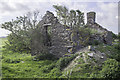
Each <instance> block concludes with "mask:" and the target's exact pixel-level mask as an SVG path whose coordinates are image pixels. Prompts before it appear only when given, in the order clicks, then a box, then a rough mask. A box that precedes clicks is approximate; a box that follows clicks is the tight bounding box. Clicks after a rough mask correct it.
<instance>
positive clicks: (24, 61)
mask: <svg viewBox="0 0 120 80" xmlns="http://www.w3.org/2000/svg"><path fill="white" fill-rule="evenodd" d="M0 40H1V42H2V43H1V44H0V46H1V47H2V46H4V45H5V44H4V41H7V39H0ZM97 50H99V51H101V52H104V53H106V54H107V52H108V51H110V52H111V53H113V52H116V53H117V50H116V49H114V48H113V47H112V46H105V48H103V45H99V46H98V47H97ZM0 54H2V55H1V58H2V77H3V78H88V77H89V78H90V77H92V78H93V77H98V75H97V74H99V72H100V70H101V69H102V67H101V66H97V65H93V64H92V63H91V62H90V61H89V63H85V62H84V61H83V59H82V58H80V59H78V60H77V61H76V62H78V64H77V65H76V66H75V67H74V68H72V71H71V69H68V70H67V71H64V70H63V69H64V68H65V67H67V66H68V65H69V63H70V61H72V60H73V59H74V58H75V56H76V55H73V56H71V57H63V58H60V59H59V60H56V59H55V60H53V59H52V60H50V59H42V60H41V59H40V60H34V58H35V56H31V55H30V54H26V53H21V54H20V53H18V52H12V51H8V50H6V49H4V48H0ZM80 55H82V53H81V54H80ZM88 60H89V59H88ZM93 61H94V60H93Z"/></svg>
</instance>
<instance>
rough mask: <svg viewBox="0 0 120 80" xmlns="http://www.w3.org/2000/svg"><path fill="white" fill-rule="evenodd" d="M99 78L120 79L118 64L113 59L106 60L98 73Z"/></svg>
mask: <svg viewBox="0 0 120 80" xmlns="http://www.w3.org/2000/svg"><path fill="white" fill-rule="evenodd" d="M100 77H104V78H120V63H119V62H118V61H116V60H115V59H107V60H106V61H105V62H104V65H103V66H102V70H101V71H100Z"/></svg>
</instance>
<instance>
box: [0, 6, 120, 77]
mask: <svg viewBox="0 0 120 80" xmlns="http://www.w3.org/2000/svg"><path fill="white" fill-rule="evenodd" d="M54 8H55V9H56V11H57V15H58V16H57V17H58V18H59V20H60V21H61V23H63V24H64V25H65V26H66V27H68V26H70V27H72V28H74V29H73V32H72V35H71V37H72V38H71V39H73V42H71V43H72V45H73V46H77V45H78V44H79V45H82V46H83V47H85V46H87V45H92V46H95V47H96V48H95V50H97V51H100V52H101V53H105V54H106V55H107V60H106V61H105V62H102V63H101V64H97V61H96V60H95V59H94V58H92V59H91V60H90V59H89V57H88V55H87V54H86V55H87V57H86V59H88V60H89V61H88V62H85V61H84V58H83V57H84V56H83V55H82V54H84V53H83V52H81V53H80V54H70V55H67V57H65V56H66V55H64V57H61V58H59V59H58V58H56V56H54V55H52V54H49V53H48V48H47V47H46V40H45V39H44V34H42V33H41V32H40V31H41V27H39V28H38V22H39V21H37V20H38V19H37V16H38V14H39V12H34V13H33V15H34V19H32V16H31V17H30V14H28V15H27V16H24V17H17V19H16V20H12V21H10V22H5V23H4V24H3V25H2V28H4V29H7V30H9V31H11V32H12V33H11V34H10V35H8V37H7V38H6V39H3V38H1V39H0V42H2V43H0V58H1V59H2V77H3V78H120V76H119V75H120V59H119V58H120V34H119V35H118V36H116V35H113V36H114V39H116V41H114V42H113V44H112V46H109V45H105V44H101V43H100V42H98V41H97V40H93V43H89V38H90V35H91V34H94V33H97V32H96V30H90V29H88V28H85V27H83V26H84V16H83V13H82V12H80V11H79V10H70V11H69V10H68V9H67V8H66V7H65V6H64V7H63V6H56V5H54ZM68 29H69V28H68ZM33 33H34V34H33ZM75 36H77V39H76V38H74V37H75ZM33 39H34V40H35V41H38V42H39V43H36V44H35V45H32V42H34V40H33ZM49 39H50V35H49ZM4 41H5V42H6V44H5V43H4ZM36 45H38V46H36ZM39 45H40V46H39ZM34 47H37V48H35V49H34ZM77 47H79V46H77ZM32 51H33V53H38V54H37V56H34V55H32V56H31V54H30V53H32ZM78 55H80V57H79V59H77V60H76V62H77V64H75V66H74V67H73V68H72V69H68V70H67V71H64V69H65V68H66V67H68V65H69V64H70V63H71V62H72V61H74V59H76V57H77V56H78ZM92 62H94V63H95V64H93V63H92ZM65 72H66V73H65Z"/></svg>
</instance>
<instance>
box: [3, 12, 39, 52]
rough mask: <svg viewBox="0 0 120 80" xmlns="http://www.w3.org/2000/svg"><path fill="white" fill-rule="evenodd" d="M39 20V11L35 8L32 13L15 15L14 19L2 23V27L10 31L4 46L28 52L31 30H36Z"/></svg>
mask: <svg viewBox="0 0 120 80" xmlns="http://www.w3.org/2000/svg"><path fill="white" fill-rule="evenodd" d="M39 20H40V19H39V11H37V10H36V11H34V12H33V13H31V12H29V13H28V14H26V15H24V16H20V17H16V20H12V21H9V22H5V23H4V24H2V28H4V29H6V30H9V31H11V34H10V35H9V36H8V43H6V44H7V46H6V48H7V49H10V50H13V51H17V52H23V51H27V52H30V51H31V46H32V43H31V42H32V39H33V38H34V37H33V36H32V35H33V32H34V33H35V31H34V30H36V28H37V24H38V22H39ZM37 35H40V34H37ZM37 35H36V36H37ZM39 37H40V36H39Z"/></svg>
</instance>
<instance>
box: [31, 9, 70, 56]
mask: <svg viewBox="0 0 120 80" xmlns="http://www.w3.org/2000/svg"><path fill="white" fill-rule="evenodd" d="M48 28H49V29H50V32H49V35H50V42H51V43H50V45H49V46H48V45H45V46H47V50H48V51H49V53H51V54H54V55H56V57H61V56H63V55H64V54H66V53H68V47H69V46H70V41H69V31H67V30H66V27H65V26H63V25H62V24H60V23H59V22H58V19H57V18H56V17H55V16H54V14H53V13H52V12H49V11H47V12H46V14H45V16H44V17H43V18H42V20H41V21H40V22H39V24H38V30H39V31H41V32H42V33H43V36H44V38H45V39H44V41H46V42H45V43H47V42H49V41H47V40H48V38H47V35H48ZM33 44H35V43H33ZM38 45H39V41H38ZM39 46H41V45H39Z"/></svg>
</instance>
